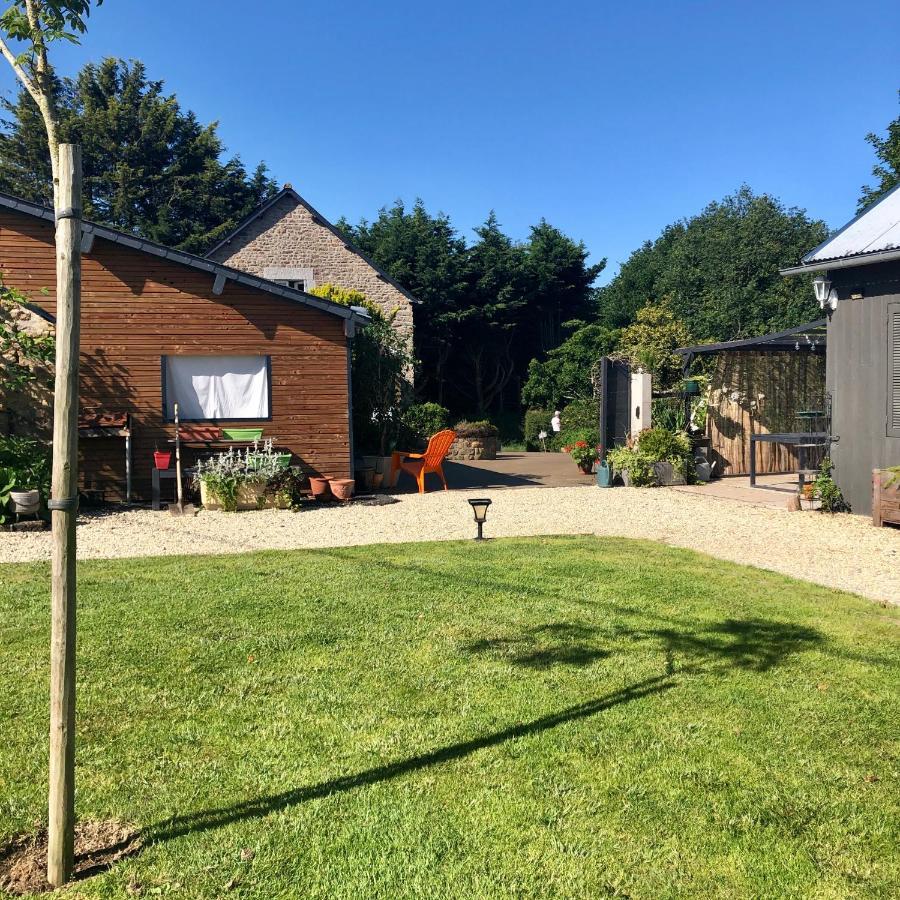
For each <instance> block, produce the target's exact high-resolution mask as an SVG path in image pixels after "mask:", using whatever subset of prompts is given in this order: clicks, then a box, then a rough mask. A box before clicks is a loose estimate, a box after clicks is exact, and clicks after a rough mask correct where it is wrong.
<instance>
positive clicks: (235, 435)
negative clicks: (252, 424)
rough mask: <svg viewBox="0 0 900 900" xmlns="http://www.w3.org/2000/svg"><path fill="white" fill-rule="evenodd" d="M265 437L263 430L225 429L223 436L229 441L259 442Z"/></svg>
mask: <svg viewBox="0 0 900 900" xmlns="http://www.w3.org/2000/svg"><path fill="white" fill-rule="evenodd" d="M262 435H263V430H262V428H223V429H222V436H223V437H224V438H225V440H228V441H258V440H259V439H260V438H261V437H262Z"/></svg>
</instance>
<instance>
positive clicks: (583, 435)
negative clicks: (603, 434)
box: [553, 400, 600, 450]
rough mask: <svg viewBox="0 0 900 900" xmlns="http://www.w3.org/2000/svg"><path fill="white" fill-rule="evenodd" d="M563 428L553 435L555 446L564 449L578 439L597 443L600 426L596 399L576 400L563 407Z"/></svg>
mask: <svg viewBox="0 0 900 900" xmlns="http://www.w3.org/2000/svg"><path fill="white" fill-rule="evenodd" d="M559 418H560V423H561V425H562V430H561V431H560V433H559V434H557V435H555V436H554V437H553V448H554V449H555V450H562V448H563V447H570V446H571V445H572V444H574V443H575V442H576V441H587V442H588V443H589V444H593V445H595V446H596V445H597V444H598V443H599V442H600V427H599V424H600V423H599V420H598V418H597V402H596V401H595V400H574V401H573V402H572V403H570V404H569V405H568V406H566V407H563V410H562V412H561V413H560V416H559Z"/></svg>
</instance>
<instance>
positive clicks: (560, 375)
mask: <svg viewBox="0 0 900 900" xmlns="http://www.w3.org/2000/svg"><path fill="white" fill-rule="evenodd" d="M618 340H619V332H618V331H617V330H615V329H612V328H607V327H606V326H605V325H585V324H584V323H580V327H578V328H577V329H576V331H575V332H574V333H573V334H572V335H571V336H570V337H569V338H567V339H566V340H565V341H564V342H563V343H562V344H560V345H559V346H558V347H555V348H554V349H553V350H551V351H550V352H549V353H548V354H547V358H546V359H545V360H543V361H541V360H537V359H533V360H532V361H531V362H530V363H529V365H528V380H527V381H526V382H525V385H524V387H523V388H522V402H523V403H524V404H525V405H526V406H528V407H545V408H547V409H556V408H559V407H560V406H563V405H565V404H567V403H571V402H572V401H573V400H588V399H590V398H591V397H592V396H593V392H594V391H593V382H592V380H591V374H592V372H593V370H594V367H595V366H596V364H597V362H598V361H599V360H600V358H601V357H603V356H608V355H609V354H611V353H612V352H613V351H614V350H615V348H616V346H617V344H618Z"/></svg>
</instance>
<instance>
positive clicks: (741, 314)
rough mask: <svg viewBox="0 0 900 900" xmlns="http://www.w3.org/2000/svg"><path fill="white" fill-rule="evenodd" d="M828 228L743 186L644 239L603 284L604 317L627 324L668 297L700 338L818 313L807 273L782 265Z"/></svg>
mask: <svg viewBox="0 0 900 900" xmlns="http://www.w3.org/2000/svg"><path fill="white" fill-rule="evenodd" d="M826 235H827V230H826V228H825V224H824V223H823V222H820V221H814V220H811V219H810V218H809V217H808V216H807V215H806V213H805V212H804V211H802V210H798V209H785V207H784V206H783V205H782V204H781V203H780V202H779V201H778V200H776V199H775V198H773V197H770V196H768V195H767V194H760V195H756V194H754V193H753V192H752V191H751V190H750V188H748V187H746V186H744V187H742V188H741V189H740V190H739V191H737V192H736V193H735V194H732V195H730V196H728V197H726V198H725V199H724V200H722V201H719V202H715V203H711V204H710V205H709V206H707V207H706V209H704V210H703V212H701V213H700V214H699V215H697V216H694V217H693V218H691V219H686V220H684V221H682V222H677V223H675V224H674V225H671V226H669V227H668V228H666V229H665V230H664V231H663V233H662V234H661V235H660V237H659V238H657V239H656V241H654V242H653V243H649V244H645V245H643V246H642V247H641V248H640V249H639V250H637V251H636V252H635V253H634V254H632V256H631V257H630V258H629V259H628V260H627V261H626V262H625V264H624V265H623V266H622V269H621V271H620V272H619V274H618V275H617V276H616V277H615V278H614V279H613V281H612V282H611V283H610V284H609V285H607V286H606V287H604V288H602V289H600V290H599V291H598V292H597V302H598V306H599V321H600V322H602V323H604V324H607V325H622V324H627V322H628V320H629V318H630V317H631V316H633V315H634V314H635V312H636V310H637V309H639V308H641V307H642V306H644V305H645V304H646V303H647V302H652V301H655V300H661V299H662V298H663V297H667V298H668V301H669V303H670V305H671V308H672V310H673V312H674V313H675V314H676V315H677V317H678V318H679V319H681V320H682V321H683V322H684V324H685V325H686V326H687V328H688V330H689V331H690V332H691V333H692V334H693V335H694V337H695V338H698V339H700V340H707V339H710V340H731V339H733V338H739V337H746V336H752V335H757V334H765V333H767V332H769V331H777V330H780V329H783V328H789V327H791V326H793V325H799V324H802V323H803V322H806V321H809V320H810V319H815V318H817V317H818V316H819V315H820V311H819V309H818V306H817V305H816V303H815V300H814V298H813V293H812V290H811V289H810V286H809V283H808V280H807V279H803V278H783V277H782V276H781V275H779V272H778V270H779V268H780V267H783V266H784V265H785V264H787V263H790V262H793V261H795V260H797V259H798V258H799V257H800V256H802V255H803V253H805V252H806V251H807V250H809V248H810V247H814V246H816V244H818V243H821V241H823V240H824V239H825V237H826Z"/></svg>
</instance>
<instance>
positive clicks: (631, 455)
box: [606, 427, 694, 487]
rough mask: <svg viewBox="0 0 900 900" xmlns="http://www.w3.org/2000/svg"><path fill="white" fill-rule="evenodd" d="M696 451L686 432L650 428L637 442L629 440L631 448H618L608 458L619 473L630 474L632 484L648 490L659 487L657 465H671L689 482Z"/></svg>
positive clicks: (609, 453)
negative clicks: (657, 483) (653, 486)
mask: <svg viewBox="0 0 900 900" xmlns="http://www.w3.org/2000/svg"><path fill="white" fill-rule="evenodd" d="M693 455H694V453H693V447H692V445H691V439H690V437H688V435H687V434H686V433H685V432H683V431H669V430H668V429H666V428H659V427H657V428H648V429H647V430H646V431H642V432H641V433H640V434H639V435H638V437H637V440H634V439H629V441H628V444H627V446H625V447H615V448H613V449H612V450H610V451H608V453H607V454H606V458H607V461H608V462H609V463H610V465H612V467H613V469H614V470H615V471H617V472H628V473H629V475H630V476H631V483H632V484H633V485H635V486H636V487H645V486H647V485H651V484H655V483H656V473H655V472H654V470H653V465H654V463H658V462H668V463H671V464H672V466H673V468H675V469H676V470H677V471H678V472H680V473H681V475H683V476H684V477H685V478H688V477H690V475H691V474H692V472H693Z"/></svg>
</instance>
